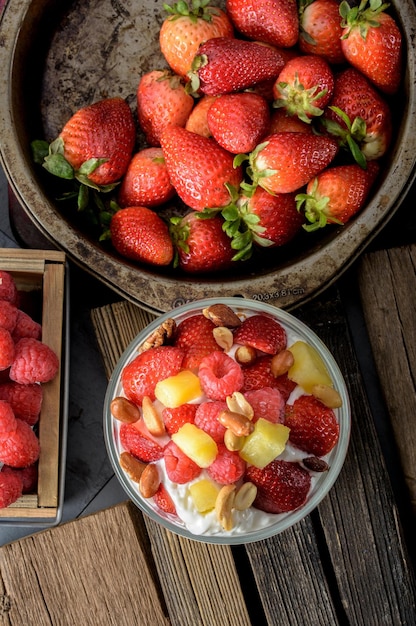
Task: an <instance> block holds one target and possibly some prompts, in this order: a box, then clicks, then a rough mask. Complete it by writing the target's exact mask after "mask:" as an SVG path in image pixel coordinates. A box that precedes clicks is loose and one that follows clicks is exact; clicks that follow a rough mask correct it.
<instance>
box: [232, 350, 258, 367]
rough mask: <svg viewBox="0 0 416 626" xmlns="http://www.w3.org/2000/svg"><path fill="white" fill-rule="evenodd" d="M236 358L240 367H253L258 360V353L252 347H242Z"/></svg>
mask: <svg viewBox="0 0 416 626" xmlns="http://www.w3.org/2000/svg"><path fill="white" fill-rule="evenodd" d="M234 356H235V360H236V361H237V363H239V364H240V365H251V364H252V363H254V361H255V360H256V359H257V352H256V350H255V348H252V347H251V346H240V347H239V348H237V350H236V351H235V355H234Z"/></svg>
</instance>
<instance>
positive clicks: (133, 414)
mask: <svg viewBox="0 0 416 626" xmlns="http://www.w3.org/2000/svg"><path fill="white" fill-rule="evenodd" d="M110 411H111V414H112V416H113V417H114V418H115V419H116V420H118V421H119V422H124V423H125V424H133V423H134V422H137V421H138V420H139V419H140V411H139V409H138V407H137V406H136V405H135V404H134V403H133V402H131V401H130V400H128V399H127V398H124V397H123V396H117V397H116V398H113V399H112V400H111V404H110Z"/></svg>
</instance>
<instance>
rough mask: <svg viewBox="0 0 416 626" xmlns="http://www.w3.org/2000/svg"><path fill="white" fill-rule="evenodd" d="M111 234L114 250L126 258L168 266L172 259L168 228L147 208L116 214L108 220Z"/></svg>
mask: <svg viewBox="0 0 416 626" xmlns="http://www.w3.org/2000/svg"><path fill="white" fill-rule="evenodd" d="M110 234H111V242H112V244H113V246H114V248H115V249H116V250H117V252H118V253H119V254H121V255H122V256H124V257H126V258H128V259H133V260H135V261H141V262H143V263H150V264H151V265H169V263H170V262H171V261H172V259H173V244H172V240H171V238H170V235H169V228H168V225H167V224H166V222H164V221H163V220H162V218H161V217H160V216H159V215H157V214H156V213H155V212H154V211H152V210H151V209H148V208H147V207H141V206H134V207H128V208H126V209H120V210H119V211H117V212H116V213H115V214H114V215H113V217H112V218H111V222H110Z"/></svg>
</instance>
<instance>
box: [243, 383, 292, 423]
mask: <svg viewBox="0 0 416 626" xmlns="http://www.w3.org/2000/svg"><path fill="white" fill-rule="evenodd" d="M244 396H245V398H246V400H247V402H248V403H249V404H250V405H251V406H252V408H253V411H254V417H253V422H257V420H258V419H259V418H260V417H263V418H264V419H266V420H269V422H274V423H280V424H283V422H284V418H285V400H284V398H283V396H282V394H281V393H280V391H279V390H278V389H274V388H273V387H263V389H253V390H252V391H247V392H246V393H245V394H244Z"/></svg>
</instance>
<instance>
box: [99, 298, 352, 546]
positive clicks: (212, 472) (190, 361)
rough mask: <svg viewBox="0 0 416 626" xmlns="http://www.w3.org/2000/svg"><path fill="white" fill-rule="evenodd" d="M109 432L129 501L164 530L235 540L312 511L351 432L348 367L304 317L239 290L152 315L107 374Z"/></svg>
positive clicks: (259, 535)
mask: <svg viewBox="0 0 416 626" xmlns="http://www.w3.org/2000/svg"><path fill="white" fill-rule="evenodd" d="M104 435H105V441H106V446H107V450H108V454H109V458H110V461H111V463H112V465H113V468H114V471H115V474H116V476H117V478H118V480H119V481H120V483H121V485H122V487H123V488H124V490H125V491H126V493H127V494H128V496H129V497H130V498H131V500H132V501H133V502H134V503H135V504H136V505H137V506H138V507H139V508H140V509H141V510H142V511H143V512H144V513H146V514H147V515H148V516H150V517H151V518H152V519H153V520H155V521H157V522H159V523H161V524H162V525H163V526H164V527H165V528H167V529H169V530H171V531H173V532H175V533H178V534H180V535H183V536H185V537H188V538H190V539H195V540H199V541H205V542H211V543H223V544H241V543H246V542H250V541H258V540H261V539H265V538H267V537H270V536H272V535H274V534H276V533H279V532H281V531H283V530H285V529H286V528H288V527H289V526H291V525H293V524H295V523H296V522H298V521H299V520H300V519H302V518H303V517H305V516H306V515H307V514H308V513H310V511H312V510H313V509H314V508H315V507H316V506H317V505H318V503H319V502H320V501H321V500H322V498H323V497H324V496H325V495H326V494H327V493H328V491H329V489H330V488H331V487H332V485H333V484H334V482H335V480H336V478H337V476H338V474H339V472H340V471H341V468H342V465H343V462H344V459H345V455H346V452H347V448H348V442H349V435H350V406H349V400H348V393H347V389H346V385H345V382H344V379H343V377H342V374H341V372H340V370H339V368H338V366H337V364H336V362H335V360H334V358H333V356H332V355H331V353H330V352H329V351H328V349H327V348H326V346H325V345H324V344H323V343H322V341H321V340H320V339H319V338H318V337H317V335H315V333H313V332H312V331H311V329H309V328H308V327H307V326H306V325H305V324H304V323H303V322H301V321H300V320H298V319H297V318H296V317H294V316H293V315H292V314H290V313H288V312H286V311H283V310H281V309H278V308H276V307H273V306H270V305H267V304H264V303H259V302H256V301H254V300H249V299H245V298H239V297H235V298H208V299H205V300H199V301H194V302H190V303H188V304H185V305H183V306H181V307H178V308H177V309H174V310H173V311H170V312H169V313H165V314H164V315H162V316H161V317H159V318H157V319H156V320H154V321H153V322H152V323H151V324H150V325H149V326H148V327H147V328H145V329H144V330H142V331H141V332H140V333H139V334H138V335H137V337H136V338H135V339H134V341H133V342H132V343H131V344H130V345H129V347H128V348H127V349H126V350H125V352H124V354H123V355H122V357H121V358H120V360H119V362H118V364H117V366H116V368H115V370H114V372H113V375H112V377H111V379H110V381H109V385H108V389H107V393H106V398H105V403H104Z"/></svg>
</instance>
